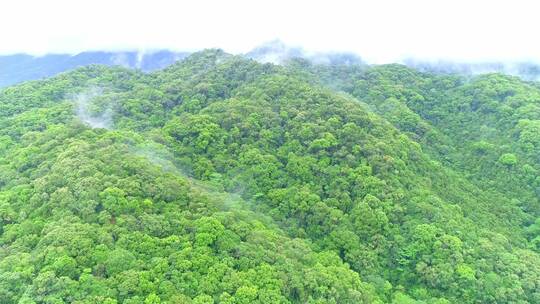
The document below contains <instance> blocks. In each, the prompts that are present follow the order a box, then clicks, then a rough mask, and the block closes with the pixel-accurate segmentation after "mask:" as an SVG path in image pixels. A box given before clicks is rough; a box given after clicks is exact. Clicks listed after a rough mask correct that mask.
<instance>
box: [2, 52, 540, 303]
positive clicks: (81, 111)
mask: <svg viewBox="0 0 540 304" xmlns="http://www.w3.org/2000/svg"><path fill="white" fill-rule="evenodd" d="M539 155H540V85H538V83H536V82H526V81H523V80H521V79H519V78H517V77H512V76H505V75H501V74H488V75H482V76H477V77H470V76H466V77H465V76H459V75H443V74H431V73H426V72H419V71H417V70H414V69H411V68H408V67H406V66H403V65H395V64H392V65H379V66H368V65H365V64H350V63H346V64H339V63H333V64H323V65H318V64H314V63H311V62H309V61H307V60H305V59H291V60H288V61H287V62H286V63H285V64H284V65H282V66H278V65H273V64H270V63H267V64H261V63H258V62H256V61H254V60H251V59H247V58H245V57H243V56H233V55H230V54H227V53H224V52H222V51H220V50H206V51H202V52H197V53H194V54H192V55H190V56H189V57H187V58H186V59H184V60H182V61H181V62H178V63H176V64H173V65H171V66H169V67H167V68H165V69H163V70H159V71H155V72H152V73H143V72H141V71H140V70H130V69H126V68H122V67H107V66H102V65H92V66H87V67H82V68H78V69H75V70H72V71H69V72H66V73H61V74H59V75H57V76H55V77H53V78H49V79H46V80H41V81H31V82H25V83H22V84H20V85H16V86H11V87H7V88H4V89H2V90H0V172H1V174H0V303H145V304H146V303H438V304H442V303H539V302H540V292H539V290H540V220H539V215H540V205H539V201H538V198H539V195H540V177H539V175H538V172H539V170H540V158H539Z"/></svg>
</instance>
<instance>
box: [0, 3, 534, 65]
mask: <svg viewBox="0 0 540 304" xmlns="http://www.w3.org/2000/svg"><path fill="white" fill-rule="evenodd" d="M539 8H540V4H537V3H536V2H535V1H521V0H516V1H512V2H508V1H504V2H503V1H485V2H484V1H465V0H456V1H444V2H443V1H422V0H412V1H389V0H382V1H381V0H380V1H347V0H334V1H286V0H274V1H264V2H262V1H247V0H231V1H211V0H197V1H173V0H152V1H142V0H141V1H122V0H120V1H106V0H94V1H69V0H51V1H38V0H34V1H32V0H5V1H2V2H1V3H0V10H1V11H2V12H4V14H3V17H2V18H0V37H2V43H1V44H0V54H13V53H21V52H22V53H30V54H34V55H41V54H46V53H78V52H82V51H87V50H112V51H114V50H143V51H144V50H155V49H171V50H178V51H180V50H181V51H194V50H199V49H203V48H212V47H218V48H222V49H224V50H225V51H228V52H232V53H245V52H248V51H249V50H251V49H253V48H254V47H256V46H258V45H261V44H263V43H265V42H267V41H271V40H274V39H280V40H282V41H283V42H285V43H286V44H287V45H291V46H301V47H302V48H303V49H306V50H310V51H314V52H335V51H340V52H352V53H356V54H359V55H360V56H361V57H362V58H363V59H365V60H366V61H368V62H371V63H386V62H394V61H400V60H402V59H403V58H421V59H423V60H433V61H436V60H454V61H462V62H475V61H535V62H540V41H538V39H536V38H535V37H536V35H535V34H536V33H535V32H536V29H537V28H538V21H537V17H536V16H535V15H536V14H537V12H538V11H539V10H538V9H539Z"/></svg>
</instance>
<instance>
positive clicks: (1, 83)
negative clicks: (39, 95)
mask: <svg viewBox="0 0 540 304" xmlns="http://www.w3.org/2000/svg"><path fill="white" fill-rule="evenodd" d="M187 55H188V53H179V52H171V51H165V50H164V51H153V52H142V51H139V52H136V51H130V52H101V51H95V52H82V53H79V54H76V55H69V54H53V55H44V56H37V57H36V56H31V55H26V54H16V55H5V56H0V87H5V86H8V85H13V84H16V83H19V82H22V81H26V80H36V79H42V78H45V77H51V76H54V75H56V74H58V73H61V72H65V71H67V70H71V69H74V68H77V67H81V66H86V65H90V64H104V65H110V66H115V65H119V66H123V67H127V68H137V69H141V70H143V71H153V70H158V69H162V68H164V67H167V66H169V65H171V64H173V63H174V62H176V61H178V60H181V59H183V58H184V57H186V56H187Z"/></svg>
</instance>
